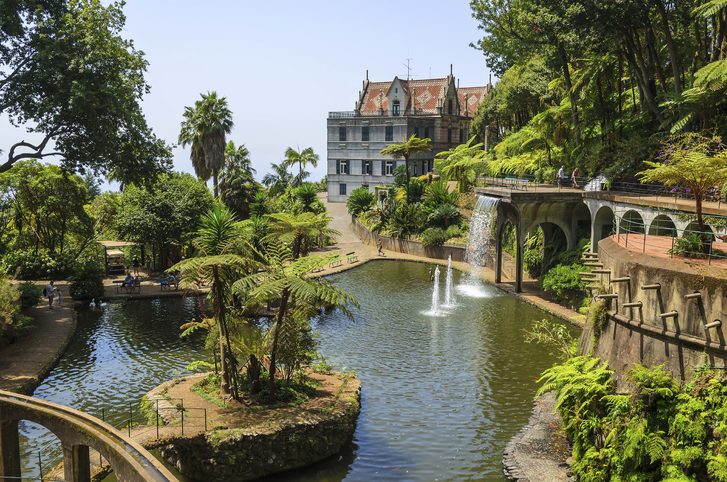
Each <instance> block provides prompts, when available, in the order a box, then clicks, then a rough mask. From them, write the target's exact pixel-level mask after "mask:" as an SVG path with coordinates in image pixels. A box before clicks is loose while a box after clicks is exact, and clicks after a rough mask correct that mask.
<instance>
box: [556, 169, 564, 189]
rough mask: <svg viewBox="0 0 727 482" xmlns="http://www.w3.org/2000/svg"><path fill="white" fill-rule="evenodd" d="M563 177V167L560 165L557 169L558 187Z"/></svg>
mask: <svg viewBox="0 0 727 482" xmlns="http://www.w3.org/2000/svg"><path fill="white" fill-rule="evenodd" d="M564 177H565V167H563V166H560V169H558V179H557V181H558V187H560V183H561V182H562V181H563V178H564Z"/></svg>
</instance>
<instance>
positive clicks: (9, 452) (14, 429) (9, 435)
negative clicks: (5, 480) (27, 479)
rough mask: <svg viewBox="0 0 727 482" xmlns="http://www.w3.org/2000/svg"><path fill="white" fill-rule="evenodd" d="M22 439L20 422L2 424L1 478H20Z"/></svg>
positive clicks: (0, 432) (0, 436)
mask: <svg viewBox="0 0 727 482" xmlns="http://www.w3.org/2000/svg"><path fill="white" fill-rule="evenodd" d="M20 476H21V473H20V438H19V437H18V421H17V420H11V421H9V422H2V423H0V478H1V477H18V478H20Z"/></svg>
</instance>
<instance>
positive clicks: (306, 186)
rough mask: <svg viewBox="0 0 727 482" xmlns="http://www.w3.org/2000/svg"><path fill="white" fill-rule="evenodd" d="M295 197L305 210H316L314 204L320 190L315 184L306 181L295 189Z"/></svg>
mask: <svg viewBox="0 0 727 482" xmlns="http://www.w3.org/2000/svg"><path fill="white" fill-rule="evenodd" d="M294 193H295V199H296V201H298V202H299V203H300V204H301V206H302V207H303V212H314V211H315V209H314V205H315V204H316V202H317V201H318V190H317V189H316V187H315V185H314V184H312V183H310V182H306V183H303V184H301V185H300V186H298V187H296V188H295V190H294Z"/></svg>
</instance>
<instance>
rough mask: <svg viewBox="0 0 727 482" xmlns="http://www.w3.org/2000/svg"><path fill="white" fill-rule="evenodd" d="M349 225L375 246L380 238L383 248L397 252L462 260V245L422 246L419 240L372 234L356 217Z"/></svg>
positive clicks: (361, 237) (463, 252) (463, 249)
mask: <svg viewBox="0 0 727 482" xmlns="http://www.w3.org/2000/svg"><path fill="white" fill-rule="evenodd" d="M351 227H352V228H353V231H354V232H355V233H356V235H357V236H358V237H359V239H361V241H363V242H364V243H365V244H370V245H371V246H376V240H377V239H381V241H382V244H383V246H384V249H385V250H388V251H396V252H397V253H405V254H411V255H414V256H422V257H426V258H435V259H447V258H448V257H449V256H452V261H464V258H465V252H466V251H467V249H466V248H464V247H462V246H447V245H444V246H431V247H424V246H423V245H422V243H420V242H419V241H414V240H411V239H402V238H392V237H389V236H379V235H375V234H372V233H371V231H369V230H368V228H367V227H366V226H364V225H363V224H361V223H360V222H359V221H358V219H356V218H351Z"/></svg>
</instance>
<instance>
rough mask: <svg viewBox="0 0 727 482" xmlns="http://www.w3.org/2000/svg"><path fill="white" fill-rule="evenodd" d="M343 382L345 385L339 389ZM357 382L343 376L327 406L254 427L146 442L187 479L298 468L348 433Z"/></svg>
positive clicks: (338, 445) (326, 453)
mask: <svg viewBox="0 0 727 482" xmlns="http://www.w3.org/2000/svg"><path fill="white" fill-rule="evenodd" d="M344 387H345V388H344ZM360 396H361V383H360V381H359V380H358V378H356V377H355V376H354V377H351V378H348V379H347V380H346V381H345V382H344V385H342V387H341V390H340V392H339V393H337V394H336V396H335V401H332V403H331V405H330V406H326V407H323V408H320V409H309V410H305V411H302V412H301V414H300V415H299V416H297V417H290V418H289V419H285V420H283V421H278V422H275V423H273V422H272V421H271V422H270V423H264V419H262V420H261V423H260V424H257V425H256V426H255V427H248V428H220V429H214V430H210V431H208V432H204V433H201V434H198V435H194V436H187V437H185V436H172V437H169V438H166V439H162V440H155V441H150V442H148V443H147V444H146V446H147V447H148V448H159V449H160V452H161V456H162V458H163V459H165V460H166V461H167V462H169V463H171V464H172V465H173V466H174V467H176V468H177V470H179V472H181V473H182V474H183V475H184V476H185V477H189V478H190V479H192V480H200V481H202V480H204V481H213V480H225V481H229V482H239V481H245V480H253V479H257V478H260V477H264V476H266V475H270V474H274V473H278V472H283V471H286V470H292V469H296V468H300V467H304V466H307V465H310V464H313V463H315V462H318V461H321V460H323V459H325V458H328V457H330V456H332V455H335V454H337V453H338V452H340V451H341V449H342V448H343V446H344V445H345V444H346V443H348V442H349V441H350V440H351V438H352V437H353V433H354V431H355V429H356V420H357V419H358V415H359V411H360Z"/></svg>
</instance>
